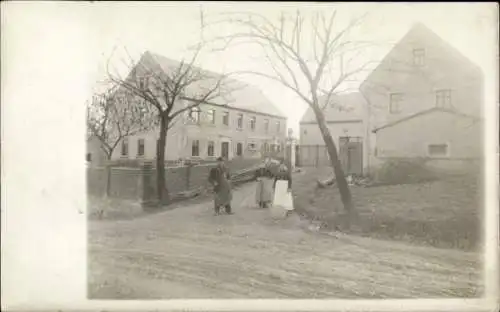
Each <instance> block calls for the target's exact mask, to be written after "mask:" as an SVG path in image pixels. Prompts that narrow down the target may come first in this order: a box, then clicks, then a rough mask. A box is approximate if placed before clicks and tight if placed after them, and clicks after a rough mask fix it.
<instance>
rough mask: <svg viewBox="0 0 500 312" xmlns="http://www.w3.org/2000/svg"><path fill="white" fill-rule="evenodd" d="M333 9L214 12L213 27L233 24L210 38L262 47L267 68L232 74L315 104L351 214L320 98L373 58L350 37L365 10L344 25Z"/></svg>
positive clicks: (349, 198) (217, 45)
mask: <svg viewBox="0 0 500 312" xmlns="http://www.w3.org/2000/svg"><path fill="white" fill-rule="evenodd" d="M330 12H331V13H330ZM330 12H326V11H325V10H323V11H322V12H314V13H313V14H308V13H309V12H306V14H302V13H301V12H300V11H296V12H294V13H281V16H280V17H279V18H277V19H274V20H273V19H271V18H270V17H269V16H265V15H264V14H259V13H254V12H243V13H240V12H239V13H229V14H222V15H218V16H214V17H213V20H211V21H209V22H208V23H207V24H209V25H212V26H213V27H219V26H220V25H225V26H226V27H225V28H226V29H229V34H227V35H223V36H216V37H215V38H212V39H211V42H212V43H213V44H214V45H215V47H214V49H216V50H226V49H228V48H230V47H233V46H235V45H238V46H241V45H253V46H256V47H257V48H259V49H260V51H262V57H263V59H264V60H265V61H266V62H267V65H268V66H267V68H268V69H269V70H268V71H266V72H264V71H254V70H249V71H239V72H236V73H234V74H251V75H256V76H258V77H263V78H265V79H269V80H270V81H276V82H278V83H279V84H281V85H282V86H284V87H285V88H287V89H288V90H291V91H292V92H293V93H295V94H296V95H298V97H299V98H300V99H302V100H303V101H304V102H305V103H307V105H308V106H309V107H310V108H311V109H312V111H313V112H314V115H315V117H316V120H317V122H318V125H319V129H320V132H321V135H322V138H323V140H324V142H325V145H326V147H327V149H328V154H329V156H330V157H329V158H330V162H331V166H332V167H333V169H334V173H335V177H336V180H337V186H338V188H339V192H340V194H341V199H342V203H343V206H344V208H345V210H346V212H348V213H351V212H354V207H353V201H352V196H351V192H350V190H349V186H348V184H347V182H346V179H345V176H344V172H343V170H342V167H341V163H340V161H339V157H338V152H337V147H336V145H335V142H334V140H333V138H332V136H331V134H330V130H329V128H328V126H327V122H326V120H325V116H324V113H323V109H324V107H323V105H324V104H323V103H321V102H322V101H321V98H324V99H325V104H326V105H328V104H329V102H330V100H331V98H332V96H333V95H334V94H337V93H339V92H340V91H341V89H340V87H341V86H342V85H343V84H344V83H346V82H348V81H349V80H351V79H354V76H355V75H356V74H358V73H362V72H363V71H368V70H369V69H368V66H369V65H370V64H372V63H374V62H372V61H366V62H365V60H366V59H363V58H362V57H361V54H362V53H363V52H364V50H365V49H366V48H367V47H368V46H370V45H371V44H372V43H370V42H366V41H365V42H360V41H355V40H353V39H352V38H351V37H350V35H351V33H352V32H353V31H355V30H356V29H357V28H359V26H361V25H362V24H363V23H364V21H366V14H365V15H362V16H358V17H355V18H353V19H352V20H351V21H350V22H347V23H344V24H342V23H341V22H339V20H340V19H341V16H340V15H341V14H340V12H339V11H338V10H336V9H334V10H330ZM220 44H222V45H220Z"/></svg>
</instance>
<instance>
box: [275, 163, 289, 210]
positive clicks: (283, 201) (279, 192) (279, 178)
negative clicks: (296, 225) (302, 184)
mask: <svg viewBox="0 0 500 312" xmlns="http://www.w3.org/2000/svg"><path fill="white" fill-rule="evenodd" d="M273 187H274V199H273V205H272V208H273V215H276V216H282V215H283V213H284V214H285V217H286V216H288V215H290V213H291V212H292V211H293V209H294V207H293V198H292V173H291V170H290V168H288V167H287V166H286V165H285V162H284V160H283V159H282V160H281V162H280V165H279V167H278V169H277V172H276V173H275V176H274V185H273Z"/></svg>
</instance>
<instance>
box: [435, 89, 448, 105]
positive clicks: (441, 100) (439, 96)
mask: <svg viewBox="0 0 500 312" xmlns="http://www.w3.org/2000/svg"><path fill="white" fill-rule="evenodd" d="M436 107H443V108H450V107H451V90H438V91H436Z"/></svg>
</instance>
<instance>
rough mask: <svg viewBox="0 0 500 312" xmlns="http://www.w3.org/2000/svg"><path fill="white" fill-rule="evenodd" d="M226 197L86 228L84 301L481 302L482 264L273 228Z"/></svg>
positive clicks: (297, 227) (296, 224) (240, 199)
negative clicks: (220, 208)
mask: <svg viewBox="0 0 500 312" xmlns="http://www.w3.org/2000/svg"><path fill="white" fill-rule="evenodd" d="M254 187H255V185H254V184H253V183H249V184H246V185H243V186H241V187H240V188H239V189H238V190H237V191H236V192H235V194H234V200H233V203H234V211H235V213H236V214H235V215H232V216H227V215H222V216H218V217H216V216H213V214H212V209H211V204H210V202H204V201H200V200H198V201H195V202H186V203H185V204H183V205H180V206H178V207H177V208H176V209H172V210H169V211H164V212H160V213H155V214H148V215H145V216H142V217H136V218H134V219H129V220H101V221H89V223H88V224H89V257H88V260H89V273H88V274H89V297H90V298H91V299H172V298H220V299H224V298H346V299H349V298H418V297H420V298H421V297H427V298H432V297H454V296H468V297H471V296H479V295H480V294H481V291H482V290H481V286H480V284H479V283H480V280H481V271H480V269H479V268H480V263H479V262H480V261H479V259H480V257H479V255H478V254H476V253H472V252H465V251H459V250H446V249H437V248H432V247H422V246H420V247H419V246H411V245H407V244H404V243H399V242H392V241H383V240H376V239H370V238H364V237H356V236H348V235H340V234H337V235H334V234H331V235H326V234H324V233H319V232H317V231H314V230H313V229H312V227H311V224H310V222H308V221H306V220H304V219H301V218H299V216H298V215H297V214H294V215H292V216H291V217H290V218H288V219H286V220H272V219H271V218H270V216H269V211H267V210H265V209H258V208H256V207H255V204H254V203H253V195H254V190H255V189H254Z"/></svg>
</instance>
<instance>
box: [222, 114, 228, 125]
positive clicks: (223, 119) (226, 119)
mask: <svg viewBox="0 0 500 312" xmlns="http://www.w3.org/2000/svg"><path fill="white" fill-rule="evenodd" d="M222 124H223V125H226V126H229V112H224V114H222Z"/></svg>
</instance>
